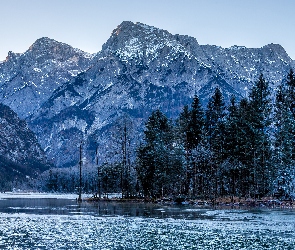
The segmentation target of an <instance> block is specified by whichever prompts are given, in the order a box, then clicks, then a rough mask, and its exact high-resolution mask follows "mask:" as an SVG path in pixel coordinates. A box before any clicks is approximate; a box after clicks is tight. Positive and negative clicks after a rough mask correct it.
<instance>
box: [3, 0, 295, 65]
mask: <svg viewBox="0 0 295 250" xmlns="http://www.w3.org/2000/svg"><path fill="white" fill-rule="evenodd" d="M294 9H295V1H294V0H247V1H245V0H219V1H218V0H146V1H143V0H103V1H101V0H0V13H1V19H2V20H1V24H2V25H1V39H0V61H1V60H4V59H5V57H6V56H7V53H8V51H10V50H11V51H13V52H24V51H26V50H27V49H28V48H29V46H30V45H31V44H32V43H33V42H34V41H35V40H36V39H38V38H40V37H43V36H47V37H50V38H53V39H55V40H57V41H60V42H64V43H67V44H70V45H72V46H74V47H76V48H80V49H82V50H84V51H87V52H91V53H94V52H98V51H100V50H101V46H102V44H103V43H104V42H106V40H107V39H108V38H109V36H110V34H111V32H112V30H113V29H115V28H116V27H117V26H118V25H119V24H120V23H121V22H122V21H133V22H142V23H145V24H148V25H152V26H155V27H158V28H162V29H166V30H168V31H169V32H170V33H172V34H176V33H177V34H184V35H190V36H193V37H195V38H196V39H197V40H198V42H199V43H200V44H214V45H220V46H222V47H230V46H232V45H243V46H246V47H262V46H263V45H266V44H269V43H279V44H281V45H282V46H283V47H284V48H285V49H286V51H287V53H288V54H289V56H290V57H291V58H292V59H295V32H294V30H295V29H294V24H295V21H294Z"/></svg>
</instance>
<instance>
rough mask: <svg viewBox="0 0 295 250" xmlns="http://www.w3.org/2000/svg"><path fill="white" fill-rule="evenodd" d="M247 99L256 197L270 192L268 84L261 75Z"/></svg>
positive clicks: (269, 109)
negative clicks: (248, 99) (248, 100)
mask: <svg viewBox="0 0 295 250" xmlns="http://www.w3.org/2000/svg"><path fill="white" fill-rule="evenodd" d="M249 98H250V108H251V113H250V114H249V115H250V117H249V118H250V122H251V128H252V130H253V133H254V136H253V138H252V139H253V140H252V148H253V152H252V153H253V155H252V156H253V168H254V169H253V187H252V188H253V190H252V193H253V194H255V196H256V197H258V196H263V195H265V194H266V193H267V192H269V191H270V187H269V184H270V183H271V182H272V180H271V176H270V175H269V171H271V162H270V159H271V150H270V143H269V142H270V140H269V128H270V124H271V120H270V111H271V99H270V90H269V86H268V82H267V81H266V80H265V79H264V77H263V75H262V74H261V75H260V76H259V79H258V81H257V82H256V83H255V85H254V86H253V88H252V90H251V92H250V95H249Z"/></svg>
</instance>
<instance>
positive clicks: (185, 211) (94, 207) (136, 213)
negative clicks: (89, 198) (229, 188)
mask: <svg viewBox="0 0 295 250" xmlns="http://www.w3.org/2000/svg"><path fill="white" fill-rule="evenodd" d="M273 211H274V210H260V209H255V210H238V209H227V210H215V209H208V208H200V207H195V206H190V205H182V206H177V205H160V204H151V203H135V202H134V203H133V202H119V201H101V202H86V201H85V202H82V203H78V202H76V200H74V199H72V200H70V199H56V198H43V199H26V198H10V199H4V200H0V213H8V214H12V213H25V214H40V215H41V214H43V215H46V214H48V215H79V214H80V215H92V216H96V217H114V216H124V217H143V218H173V219H189V220H194V219H214V218H215V219H216V218H218V219H220V220H233V219H235V218H237V219H238V220H239V219H243V220H251V219H252V218H257V217H259V215H261V214H264V215H267V214H268V213H271V212H273ZM249 213H250V214H251V216H252V217H251V216H250V217H249V216H248V215H249ZM280 213H291V214H293V210H286V211H284V210H283V211H280ZM233 215H234V216H233ZM237 215H239V216H238V217H237ZM243 216H244V217H243Z"/></svg>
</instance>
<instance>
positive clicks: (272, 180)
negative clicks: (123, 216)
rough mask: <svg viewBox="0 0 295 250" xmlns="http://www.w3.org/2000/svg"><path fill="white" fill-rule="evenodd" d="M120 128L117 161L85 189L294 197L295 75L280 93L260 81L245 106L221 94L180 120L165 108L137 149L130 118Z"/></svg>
mask: <svg viewBox="0 0 295 250" xmlns="http://www.w3.org/2000/svg"><path fill="white" fill-rule="evenodd" d="M119 128H120V129H118V130H117V132H116V133H115V134H116V135H117V149H118V150H117V151H118V155H119V157H118V159H117V161H116V162H112V163H105V164H103V165H101V166H98V167H97V168H96V169H97V171H96V172H95V171H92V177H90V176H89V178H87V179H86V178H85V182H84V190H85V191H92V192H98V191H99V190H100V191H101V192H102V193H103V192H122V195H123V196H125V197H130V196H138V195H141V196H144V197H154V198H156V197H167V196H173V197H176V196H179V195H182V196H186V197H194V198H204V199H214V198H217V197H222V196H239V197H252V198H260V197H263V196H277V197H281V198H285V199H286V198H292V196H293V194H294V184H295V183H294V177H295V176H294V166H295V164H294V162H295V79H294V73H293V71H292V70H291V71H290V73H289V74H288V76H287V79H286V80H285V81H283V82H282V84H281V85H280V86H278V88H277V90H276V93H275V94H271V92H270V89H269V85H268V82H267V81H266V80H265V79H264V78H263V75H260V77H259V79H258V81H257V82H256V83H255V85H254V86H253V88H252V89H251V90H250V93H249V95H248V97H247V98H242V99H240V100H238V101H237V100H236V98H235V97H234V96H233V97H232V98H231V100H230V103H229V104H228V105H226V104H225V103H224V100H223V95H222V93H221V91H220V90H219V89H218V88H216V89H215V92H214V94H213V96H212V97H211V98H210V99H209V102H208V104H207V106H206V107H205V108H204V107H202V105H201V102H200V100H199V98H198V96H195V97H194V99H193V102H192V104H191V105H190V106H184V107H183V110H182V112H181V113H180V115H179V117H178V118H177V119H176V120H174V121H173V120H170V119H168V118H167V117H166V116H165V114H164V113H162V112H161V111H160V110H156V111H154V112H152V114H151V115H150V117H149V118H148V120H147V122H146V124H145V130H144V134H143V138H142V140H141V144H140V145H137V147H136V149H135V148H134V144H132V138H134V137H132V136H131V132H130V131H131V130H132V120H131V119H130V118H126V117H125V118H124V119H123V120H122V122H121V125H120V126H119ZM132 145H133V146H132ZM134 152H136V153H135V154H133V153H134ZM132 155H135V156H136V157H132ZM51 175H52V173H51ZM47 177H48V175H47ZM90 180H91V181H90ZM87 181H88V184H87V185H88V187H87V185H86V184H85V183H86V182H87ZM90 182H91V183H90ZM76 183H77V182H76ZM48 185H49V186H48ZM54 185H55V184H54V179H52V176H51V180H50V181H49V180H48V182H47V188H48V189H51V190H54V189H56V190H58V188H59V187H60V186H61V185H57V184H56V185H55V186H54ZM74 186H75V185H74ZM74 186H73V187H71V189H72V188H74ZM53 187H55V188H53ZM64 189H67V188H66V187H65V188H64ZM64 189H63V190H64ZM86 189H88V190H86ZM59 191H61V190H59ZM66 191H70V190H66ZM72 191H73V190H72Z"/></svg>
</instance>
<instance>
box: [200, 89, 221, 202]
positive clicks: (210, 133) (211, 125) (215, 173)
mask: <svg viewBox="0 0 295 250" xmlns="http://www.w3.org/2000/svg"><path fill="white" fill-rule="evenodd" d="M205 127H206V138H207V141H208V143H209V149H210V151H212V153H213V159H214V160H213V162H211V164H210V169H211V178H212V186H211V190H212V191H211V194H212V195H213V196H214V197H216V195H218V184H219V181H220V176H221V173H220V166H221V164H222V162H223V160H224V156H225V154H224V153H225V152H224V136H225V104H224V101H223V96H222V93H221V91H220V90H219V88H216V89H215V92H214V94H213V96H212V97H211V98H210V100H209V103H208V106H207V110H206V117H205ZM220 184H221V188H220V190H221V191H220V194H221V195H222V194H223V190H224V187H223V184H222V183H220Z"/></svg>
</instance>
